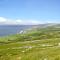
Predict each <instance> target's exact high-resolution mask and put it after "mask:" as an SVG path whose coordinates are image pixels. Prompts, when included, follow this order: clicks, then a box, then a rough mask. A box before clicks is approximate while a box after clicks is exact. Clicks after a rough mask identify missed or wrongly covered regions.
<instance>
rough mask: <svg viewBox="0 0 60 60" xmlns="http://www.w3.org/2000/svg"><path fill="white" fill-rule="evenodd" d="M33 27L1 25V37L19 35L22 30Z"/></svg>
mask: <svg viewBox="0 0 60 60" xmlns="http://www.w3.org/2000/svg"><path fill="white" fill-rule="evenodd" d="M30 27H32V26H31V25H0V37H1V36H8V35H12V34H17V33H19V32H20V31H22V30H25V29H28V28H30Z"/></svg>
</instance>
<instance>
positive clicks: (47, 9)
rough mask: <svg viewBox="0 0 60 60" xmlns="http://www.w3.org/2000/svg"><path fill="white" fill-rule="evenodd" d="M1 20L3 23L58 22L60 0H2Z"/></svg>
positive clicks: (0, 1) (0, 4)
mask: <svg viewBox="0 0 60 60" xmlns="http://www.w3.org/2000/svg"><path fill="white" fill-rule="evenodd" d="M7 20H8V23H7V22H6V21H7ZM0 21H1V24H2V23H5V24H9V23H11V22H13V23H14V24H15V23H17V22H18V23H19V24H24V23H25V24H34V23H35V24H39V23H56V22H57V23H58V22H60V0H0ZM16 21H17V22H16ZM13 23H12V24H13Z"/></svg>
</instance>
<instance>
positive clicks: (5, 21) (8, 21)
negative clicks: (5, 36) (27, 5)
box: [0, 17, 39, 25]
mask: <svg viewBox="0 0 60 60" xmlns="http://www.w3.org/2000/svg"><path fill="white" fill-rule="evenodd" d="M1 24H9V25H18V24H19V25H34V24H39V21H36V20H20V19H16V20H11V19H7V18H4V17H0V25H1Z"/></svg>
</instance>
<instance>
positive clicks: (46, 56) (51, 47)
mask: <svg viewBox="0 0 60 60" xmlns="http://www.w3.org/2000/svg"><path fill="white" fill-rule="evenodd" d="M0 60H60V28H52V27H49V28H42V29H39V28H38V29H32V30H27V33H23V34H16V35H11V36H6V37H1V38H0Z"/></svg>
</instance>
